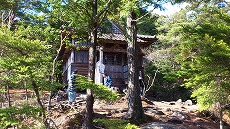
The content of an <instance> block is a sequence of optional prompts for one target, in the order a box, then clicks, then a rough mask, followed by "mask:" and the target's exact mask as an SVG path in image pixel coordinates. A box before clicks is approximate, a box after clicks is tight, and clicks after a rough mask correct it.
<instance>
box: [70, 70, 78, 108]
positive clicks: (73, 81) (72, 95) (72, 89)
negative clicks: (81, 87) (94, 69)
mask: <svg viewBox="0 0 230 129" xmlns="http://www.w3.org/2000/svg"><path fill="white" fill-rule="evenodd" d="M76 74H77V70H75V71H73V73H72V75H71V77H70V80H69V85H68V92H69V95H68V98H69V103H70V104H72V103H73V102H75V99H76V88H75V85H76V84H77V82H76V78H77V76H76Z"/></svg>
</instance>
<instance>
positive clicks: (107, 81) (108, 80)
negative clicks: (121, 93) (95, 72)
mask: <svg viewBox="0 0 230 129" xmlns="http://www.w3.org/2000/svg"><path fill="white" fill-rule="evenodd" d="M103 78H104V85H105V86H107V87H109V88H110V87H111V86H112V78H111V77H110V76H109V75H107V74H106V73H104V74H103Z"/></svg>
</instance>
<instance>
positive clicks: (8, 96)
mask: <svg viewBox="0 0 230 129" xmlns="http://www.w3.org/2000/svg"><path fill="white" fill-rule="evenodd" d="M6 91H7V99H8V107H11V102H10V89H9V84H7V86H6Z"/></svg>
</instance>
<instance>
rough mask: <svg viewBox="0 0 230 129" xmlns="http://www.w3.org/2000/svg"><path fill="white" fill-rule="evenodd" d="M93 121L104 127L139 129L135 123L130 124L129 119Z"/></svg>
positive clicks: (109, 128)
mask: <svg viewBox="0 0 230 129" xmlns="http://www.w3.org/2000/svg"><path fill="white" fill-rule="evenodd" d="M94 123H95V124H96V125H97V126H100V127H103V128H106V129H139V127H137V126H136V125H134V124H130V122H129V120H121V119H95V120H94Z"/></svg>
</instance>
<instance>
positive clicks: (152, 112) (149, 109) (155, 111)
mask: <svg viewBox="0 0 230 129" xmlns="http://www.w3.org/2000/svg"><path fill="white" fill-rule="evenodd" d="M145 113H148V114H157V115H165V114H164V112H162V111H157V110H154V109H152V108H147V109H145Z"/></svg>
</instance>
